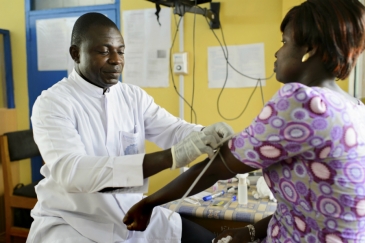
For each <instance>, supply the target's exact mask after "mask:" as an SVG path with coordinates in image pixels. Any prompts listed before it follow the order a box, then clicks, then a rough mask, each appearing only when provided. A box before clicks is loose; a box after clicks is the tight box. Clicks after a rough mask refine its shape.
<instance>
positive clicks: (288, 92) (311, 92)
mask: <svg viewBox="0 0 365 243" xmlns="http://www.w3.org/2000/svg"><path fill="white" fill-rule="evenodd" d="M321 93H322V89H321V88H318V87H309V86H306V85H304V84H301V83H287V84H284V85H283V86H282V87H281V88H280V89H279V90H278V92H277V93H276V96H279V97H283V98H284V97H288V98H289V97H293V96H294V97H296V98H304V96H306V97H307V96H317V95H319V94H321Z"/></svg>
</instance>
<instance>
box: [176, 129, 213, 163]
mask: <svg viewBox="0 0 365 243" xmlns="http://www.w3.org/2000/svg"><path fill="white" fill-rule="evenodd" d="M217 145H218V144H217V141H216V139H215V137H214V136H213V135H210V134H208V135H207V134H205V133H203V132H202V131H200V132H195V131H194V132H192V133H190V134H189V135H188V136H186V137H185V138H184V139H183V140H182V141H180V142H179V143H177V144H175V145H174V146H172V147H171V153H172V160H173V162H172V167H171V169H176V168H181V167H184V166H185V165H187V164H189V163H190V162H192V161H194V160H195V159H196V158H198V157H199V156H200V155H202V154H208V156H209V157H211V156H213V154H214V151H213V148H215V147H217Z"/></svg>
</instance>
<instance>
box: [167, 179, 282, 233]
mask: <svg viewBox="0 0 365 243" xmlns="http://www.w3.org/2000/svg"><path fill="white" fill-rule="evenodd" d="M236 185H237V183H228V184H224V183H219V185H218V190H222V189H224V188H226V187H229V186H236ZM255 190H256V187H255V186H250V188H249V189H248V203H247V205H242V204H238V201H231V199H232V196H233V195H236V194H237V193H226V194H224V195H222V196H220V197H217V198H215V199H214V200H213V201H207V202H204V201H203V200H199V203H200V205H194V204H192V203H189V202H186V201H183V203H182V204H181V205H180V207H179V208H177V209H176V207H177V204H178V200H176V201H173V202H169V203H167V204H164V205H162V206H163V207H165V208H168V209H170V210H174V209H176V212H178V213H180V214H181V215H183V216H184V217H185V218H187V219H189V220H191V221H193V222H196V223H198V224H200V225H202V226H203V227H205V228H207V229H208V230H210V231H212V232H213V233H215V234H216V235H217V234H220V233H221V232H222V231H224V230H226V229H229V228H239V227H244V226H246V225H247V224H252V223H255V222H257V221H259V220H261V219H263V218H265V217H267V216H269V215H271V214H273V213H274V212H275V210H276V206H277V203H275V202H273V201H270V200H269V198H262V199H255V198H254V197H253V196H252V192H253V191H255ZM205 191H207V192H212V193H214V192H213V191H212V188H209V189H207V190H205ZM218 202H223V203H227V205H224V206H214V204H216V203H218Z"/></svg>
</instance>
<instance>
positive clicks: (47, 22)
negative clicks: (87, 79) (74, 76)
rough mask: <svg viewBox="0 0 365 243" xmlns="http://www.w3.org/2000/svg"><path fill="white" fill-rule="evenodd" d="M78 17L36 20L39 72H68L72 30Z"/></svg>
mask: <svg viewBox="0 0 365 243" xmlns="http://www.w3.org/2000/svg"><path fill="white" fill-rule="evenodd" d="M77 18H78V17H70V18H55V19H40V20H36V33H37V56H38V71H55V70H67V69H68V63H69V60H68V59H71V57H70V54H69V51H68V49H69V47H70V43H71V32H72V28H73V26H74V24H75V22H76V19H77Z"/></svg>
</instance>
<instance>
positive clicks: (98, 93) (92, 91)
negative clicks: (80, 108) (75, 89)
mask: <svg viewBox="0 0 365 243" xmlns="http://www.w3.org/2000/svg"><path fill="white" fill-rule="evenodd" d="M68 79H69V80H71V81H73V82H75V83H76V85H78V86H79V87H80V88H81V90H82V91H83V92H85V93H87V94H88V95H91V96H93V97H96V98H101V97H102V96H103V95H104V90H103V88H100V87H98V86H96V85H94V84H91V83H89V82H88V81H86V80H85V79H83V78H82V77H81V76H80V75H79V74H78V73H77V72H76V70H75V69H73V70H72V72H71V73H70V75H69V76H68ZM109 91H110V88H108V89H107V91H106V92H105V94H107V93H109Z"/></svg>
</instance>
